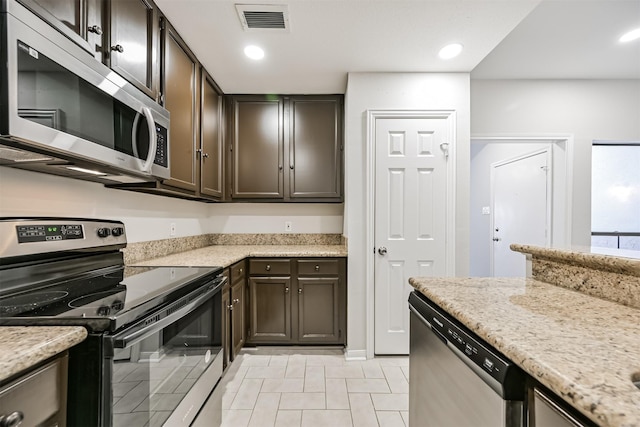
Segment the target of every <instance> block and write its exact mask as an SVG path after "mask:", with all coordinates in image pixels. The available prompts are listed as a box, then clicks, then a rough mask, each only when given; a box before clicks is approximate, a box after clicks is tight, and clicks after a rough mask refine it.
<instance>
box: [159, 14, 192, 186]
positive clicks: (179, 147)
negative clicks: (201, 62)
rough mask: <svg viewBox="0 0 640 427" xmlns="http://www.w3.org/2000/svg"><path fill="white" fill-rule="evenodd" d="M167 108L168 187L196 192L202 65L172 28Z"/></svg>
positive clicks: (167, 34)
mask: <svg viewBox="0 0 640 427" xmlns="http://www.w3.org/2000/svg"><path fill="white" fill-rule="evenodd" d="M163 40H164V49H163V51H164V85H163V86H164V87H163V97H164V107H165V108H166V109H167V110H168V111H169V112H170V113H171V127H170V130H169V149H170V157H169V164H170V167H171V180H169V181H166V183H167V184H169V185H172V186H175V187H180V188H184V189H186V190H192V191H194V192H195V189H196V182H197V181H196V156H195V154H196V149H197V148H198V146H199V142H198V136H199V135H198V131H197V129H198V121H197V120H198V114H197V108H198V102H197V96H198V90H196V88H197V87H198V82H199V81H198V72H199V66H198V62H197V60H196V58H195V56H193V54H191V52H190V51H189V50H188V48H187V47H186V45H185V44H184V43H183V42H182V40H180V38H179V36H178V34H177V33H176V32H175V30H174V29H173V28H172V27H171V26H170V25H168V24H167V25H166V28H165V30H164V37H163Z"/></svg>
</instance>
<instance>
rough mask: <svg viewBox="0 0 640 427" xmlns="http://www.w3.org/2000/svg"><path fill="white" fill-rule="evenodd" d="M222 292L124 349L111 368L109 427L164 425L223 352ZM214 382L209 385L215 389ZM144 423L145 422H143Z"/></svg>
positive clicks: (115, 355) (119, 352)
mask: <svg viewBox="0 0 640 427" xmlns="http://www.w3.org/2000/svg"><path fill="white" fill-rule="evenodd" d="M220 314H221V301H220V293H218V294H217V297H214V298H212V299H210V300H209V301H208V302H207V303H205V304H203V305H201V306H200V307H199V308H197V309H196V310H195V311H193V312H191V313H190V314H188V315H187V316H186V317H183V318H182V319H180V320H178V321H176V322H175V323H173V324H171V325H169V326H167V327H166V328H164V329H163V330H161V331H159V332H156V333H154V334H153V335H151V336H149V337H147V338H145V339H144V340H142V341H140V342H138V343H135V344H132V345H131V346H130V347H127V348H125V349H122V350H116V352H115V354H114V365H113V385H112V391H113V396H112V399H113V400H112V403H113V404H112V408H113V425H114V426H115V427H119V426H123V427H124V426H127V427H130V426H144V425H162V424H163V423H164V422H165V421H166V420H167V418H168V417H169V416H170V415H171V414H172V413H173V411H174V410H175V409H176V408H177V407H178V405H179V404H180V402H181V401H182V400H183V399H184V398H185V396H186V395H187V393H188V392H189V390H191V388H192V387H193V386H194V384H196V382H198V381H199V380H201V379H202V378H205V376H203V374H204V373H205V372H207V369H209V368H210V367H211V364H212V362H213V360H214V358H215V357H216V355H218V353H219V352H220V350H221V332H222V331H221V327H220V320H221V318H220V317H219V316H220ZM213 386H215V383H214V384H212V385H211V389H213ZM147 423H148V424H147Z"/></svg>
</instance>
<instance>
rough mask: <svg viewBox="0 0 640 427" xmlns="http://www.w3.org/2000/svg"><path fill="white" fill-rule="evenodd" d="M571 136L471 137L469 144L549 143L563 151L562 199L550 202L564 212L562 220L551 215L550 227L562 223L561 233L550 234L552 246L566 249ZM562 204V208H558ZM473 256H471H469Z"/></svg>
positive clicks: (570, 207) (570, 217) (570, 201)
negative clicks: (492, 142)
mask: <svg viewBox="0 0 640 427" xmlns="http://www.w3.org/2000/svg"><path fill="white" fill-rule="evenodd" d="M573 139H574V138H573V134H559V135H553V134H551V135H517V136H506V135H504V134H503V135H500V136H491V135H472V136H471V144H473V142H474V141H483V142H487V141H514V144H517V143H527V142H528V143H535V142H547V143H550V144H551V145H552V146H553V147H554V149H556V148H557V149H564V154H563V156H562V157H564V162H563V166H564V169H565V170H564V172H565V174H564V181H565V182H564V188H563V189H564V197H562V198H558V197H557V195H556V197H554V200H553V201H552V205H553V206H552V209H554V210H557V209H558V208H561V210H562V211H563V212H564V213H563V215H562V218H557V217H556V215H555V214H554V213H552V218H553V221H552V223H553V224H552V227H555V228H556V229H557V228H558V226H559V225H560V224H558V221H562V222H563V224H561V229H562V230H563V232H562V233H561V234H560V233H552V244H554V245H559V246H566V247H568V246H569V245H571V242H572V240H571V237H572V232H571V223H572V220H573V157H574V141H573ZM554 158H555V160H554V164H555V162H556V161H560V159H561V157H560V156H556V155H554ZM557 178H558V174H557V173H556V172H555V171H554V180H555V179H557ZM552 185H553V188H554V192H555V190H557V189H558V186H557V184H556V182H555V181H554V182H553V184H552ZM559 204H562V206H558V205H559ZM471 256H473V254H471Z"/></svg>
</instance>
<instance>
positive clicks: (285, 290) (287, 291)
mask: <svg viewBox="0 0 640 427" xmlns="http://www.w3.org/2000/svg"><path fill="white" fill-rule="evenodd" d="M284 293H285V294H288V293H289V287H288V286H287V287H286V288H284Z"/></svg>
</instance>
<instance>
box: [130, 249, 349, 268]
mask: <svg viewBox="0 0 640 427" xmlns="http://www.w3.org/2000/svg"><path fill="white" fill-rule="evenodd" d="M346 256H347V249H346V247H345V246H343V245H213V246H207V247H204V248H200V249H194V250H191V251H186V252H180V253H176V254H172V255H167V256H164V257H160V258H154V259H150V260H145V261H140V262H136V263H134V264H132V265H139V266H158V265H162V266H169V267H215V266H220V267H228V266H230V265H232V264H234V263H236V262H238V261H242V260H243V259H245V258H247V257H265V258H267V257H346Z"/></svg>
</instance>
